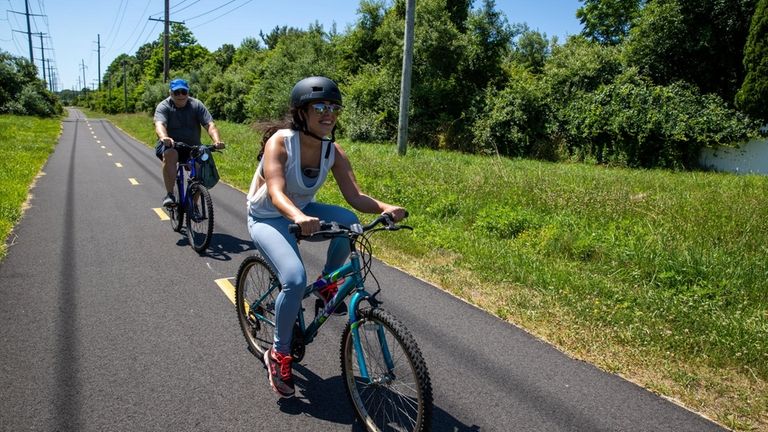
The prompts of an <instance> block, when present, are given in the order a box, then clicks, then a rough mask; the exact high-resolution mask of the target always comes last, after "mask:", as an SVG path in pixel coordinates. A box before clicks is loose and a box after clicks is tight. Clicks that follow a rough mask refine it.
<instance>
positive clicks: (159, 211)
mask: <svg viewBox="0 0 768 432" xmlns="http://www.w3.org/2000/svg"><path fill="white" fill-rule="evenodd" d="M152 210H154V211H155V213H157V215H158V216H160V220H164V221H165V220H171V217H170V216H168V213H166V212H165V211H164V210H163V209H161V208H153V209H152Z"/></svg>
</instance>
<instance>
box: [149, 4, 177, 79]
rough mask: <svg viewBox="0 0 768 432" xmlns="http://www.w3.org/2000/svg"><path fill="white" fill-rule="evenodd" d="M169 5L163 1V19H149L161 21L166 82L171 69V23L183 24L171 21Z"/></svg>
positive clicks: (164, 77)
mask: <svg viewBox="0 0 768 432" xmlns="http://www.w3.org/2000/svg"><path fill="white" fill-rule="evenodd" d="M170 17H171V5H170V0H165V19H162V20H160V19H157V18H149V20H150V21H162V22H163V26H164V29H165V30H164V31H163V81H164V82H166V83H167V82H168V80H169V78H168V74H169V71H170V69H171V62H170V60H169V54H168V50H169V39H170V34H171V23H174V24H184V22H183V21H182V22H179V21H171V18H170Z"/></svg>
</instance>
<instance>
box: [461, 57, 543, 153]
mask: <svg viewBox="0 0 768 432" xmlns="http://www.w3.org/2000/svg"><path fill="white" fill-rule="evenodd" d="M550 118H551V116H550V106H549V103H548V100H547V91H546V88H545V86H544V85H542V84H541V81H540V80H537V79H536V78H535V76H534V75H532V74H531V73H530V72H527V71H526V70H524V69H518V70H517V71H516V73H514V74H513V75H512V77H511V78H510V79H509V81H508V82H507V85H506V87H504V88H503V89H502V90H496V89H493V88H489V89H488V90H487V91H486V94H485V101H484V109H483V110H482V112H481V113H480V114H479V116H478V119H477V121H476V122H475V125H474V134H475V139H474V142H475V145H476V148H474V149H472V151H476V152H481V153H491V154H501V155H504V156H520V157H523V156H537V155H541V152H540V151H539V150H538V149H540V148H541V144H543V143H544V142H546V141H548V137H547V135H548V134H547V124H548V123H549V121H550Z"/></svg>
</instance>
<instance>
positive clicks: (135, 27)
mask: <svg viewBox="0 0 768 432" xmlns="http://www.w3.org/2000/svg"><path fill="white" fill-rule="evenodd" d="M151 3H152V0H147V4H146V6H144V11H142V12H141V15H139V20H140V21H139V22H141V21H144V27H142V28H141V31H140V32H139V35H138V39H141V35H142V34H143V33H144V29H146V28H147V24H148V21H147V20H145V19H144V16H145V15H146V13H147V9H149V5H150V4H151ZM138 28H139V26H138V25H135V26H134V27H133V32H131V34H130V35H129V36H128V37H127V38H126V39H125V41H124V42H123V44H122V45H120V48H117V49H115V50H111V49H110V50H109V51H110V52H111V51H114V52H119V51H120V50H121V49H122V48H123V47H124V46H125V44H126V43H128V41H129V40H131V39H132V38H133V35H134V34H135V33H136V30H137V29H138ZM133 46H136V42H134V43H133Z"/></svg>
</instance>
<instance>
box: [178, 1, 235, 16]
mask: <svg viewBox="0 0 768 432" xmlns="http://www.w3.org/2000/svg"><path fill="white" fill-rule="evenodd" d="M236 1H237V0H229V1H228V2H226V3H224V4H223V5H221V6H218V7H216V8H214V9H211V10H209V11H208V12H203V13H201V14H200V15H196V16H193V17H192V18H187V19H186V20H185V21H192V20H193V19H196V18H200V17H202V16H205V15H208V14H211V13H214V12H216V11H217V10H219V9H221V8H223V7H224V6H227V5H228V4H231V3H234V2H236Z"/></svg>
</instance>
